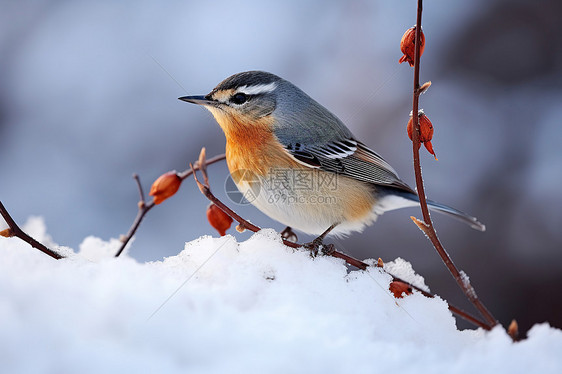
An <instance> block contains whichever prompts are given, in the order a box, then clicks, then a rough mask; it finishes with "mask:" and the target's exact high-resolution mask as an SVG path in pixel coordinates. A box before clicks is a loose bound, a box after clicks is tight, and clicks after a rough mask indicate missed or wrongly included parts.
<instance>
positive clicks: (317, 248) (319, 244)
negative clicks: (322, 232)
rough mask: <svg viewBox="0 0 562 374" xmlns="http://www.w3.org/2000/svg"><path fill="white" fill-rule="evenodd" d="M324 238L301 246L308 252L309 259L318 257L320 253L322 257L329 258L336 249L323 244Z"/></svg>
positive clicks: (330, 245)
mask: <svg viewBox="0 0 562 374" xmlns="http://www.w3.org/2000/svg"><path fill="white" fill-rule="evenodd" d="M323 239H324V238H321V237H318V238H316V239H314V240H313V241H311V242H310V243H305V244H303V248H305V249H308V250H309V251H310V257H316V256H318V252H321V253H322V254H324V255H327V256H330V255H331V254H332V253H334V251H335V250H336V247H335V246H334V245H333V244H331V243H330V244H324V242H323Z"/></svg>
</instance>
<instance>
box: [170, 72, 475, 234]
mask: <svg viewBox="0 0 562 374" xmlns="http://www.w3.org/2000/svg"><path fill="white" fill-rule="evenodd" d="M179 99H180V100H182V101H185V102H188V103H192V104H197V105H200V106H203V107H204V108H206V109H208V110H209V111H210V112H211V114H212V115H213V117H214V118H215V120H216V121H217V122H218V124H219V126H220V127H221V129H222V130H223V132H224V135H225V137H226V152H225V155H226V162H227V165H228V168H229V171H230V174H231V176H232V180H233V181H234V183H235V184H236V186H237V187H238V189H239V190H240V192H241V193H242V194H244V196H249V197H251V198H249V199H248V201H250V202H251V203H252V204H253V205H254V206H255V207H257V208H258V209H259V210H261V211H262V212H263V213H265V214H266V215H267V216H269V217H270V218H272V219H274V220H276V221H278V222H280V223H282V224H284V225H286V226H288V229H289V230H290V231H291V228H294V229H296V230H298V231H301V232H304V233H306V234H311V235H316V236H317V238H316V239H315V240H314V243H316V244H317V245H320V244H322V241H323V239H324V238H325V237H326V236H327V235H335V236H345V235H348V234H350V233H352V232H361V231H362V230H363V229H364V228H365V227H366V226H368V225H370V224H372V223H374V222H375V221H376V219H377V217H378V216H380V215H381V214H383V213H384V212H386V211H390V210H395V209H400V208H405V207H413V206H419V198H418V195H417V193H416V192H415V191H414V190H413V189H412V188H411V187H410V186H408V185H407V184H406V183H405V182H403V181H402V180H401V179H400V178H399V177H398V174H397V172H396V171H395V170H394V169H393V168H392V166H390V164H389V163H388V162H386V161H385V160H384V159H383V158H382V157H381V156H380V155H379V154H378V153H377V152H375V151H374V150H372V149H371V148H369V147H368V146H367V145H365V144H364V143H363V142H361V141H360V140H358V139H357V137H355V136H354V135H353V134H352V132H351V131H350V130H349V129H348V128H347V126H346V125H345V124H344V123H343V122H342V121H341V120H340V119H339V118H338V117H336V116H335V115H334V114H332V113H331V112H330V111H329V110H328V109H326V108H325V107H324V106H322V105H321V104H319V103H318V102H317V101H315V100H314V99H313V98H311V97H310V96H308V95H307V94H306V93H305V92H303V91H302V90H301V89H299V88H298V87H297V86H295V85H294V84H292V83H291V82H289V81H287V80H285V79H283V78H280V77H279V76H277V75H275V74H272V73H268V72H264V71H257V70H255V71H246V72H241V73H237V74H234V75H232V76H230V77H228V78H226V79H224V80H223V81H222V82H220V83H219V84H218V85H217V86H216V87H215V88H214V89H213V90H212V91H211V92H210V93H208V94H207V95H204V96H203V95H202V96H183V97H180V98H179ZM427 203H428V207H429V208H430V210H432V211H436V212H439V213H445V214H447V215H449V216H452V217H455V218H458V219H460V220H461V221H463V222H465V223H467V224H468V225H470V227H472V228H474V229H476V230H480V231H484V230H485V226H484V225H483V224H482V223H480V222H479V221H478V220H477V219H476V218H474V217H472V216H470V215H468V214H466V213H464V212H462V211H460V210H457V209H455V208H452V207H449V206H447V205H444V204H440V203H437V202H434V201H431V200H427Z"/></svg>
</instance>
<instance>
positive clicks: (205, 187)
mask: <svg viewBox="0 0 562 374" xmlns="http://www.w3.org/2000/svg"><path fill="white" fill-rule="evenodd" d="M204 152H205V151H204V148H203V149H202V151H201V155H200V156H199V161H198V163H199V167H200V168H199V170H200V171H201V173H202V174H203V180H204V183H201V182H200V181H199V179H198V178H197V173H196V172H195V171H196V169H195V167H194V166H193V165H192V164H190V167H191V171H192V173H193V179H194V180H195V183H197V187H199V191H201V193H202V194H203V195H204V196H205V197H206V198H207V199H209V200H210V201H211V202H213V203H214V204H215V205H216V206H217V207H218V208H219V209H220V210H222V211H223V212H224V213H226V214H227V215H228V216H230V217H231V218H232V219H234V220H235V221H236V222H238V224H239V225H240V226H241V227H243V228H245V229H247V230H250V231H252V232H258V231H260V230H261V227H259V226H256V225H254V224H253V223H251V222H248V221H247V220H245V219H244V218H242V217H241V216H240V215H238V214H237V213H236V212H234V211H233V210H232V209H230V208H229V207H228V206H226V205H225V204H224V203H223V202H222V201H221V200H219V199H218V198H217V197H216V196H215V195H214V194H213V193H212V192H211V187H210V186H209V177H208V175H207V172H206V167H205V166H206V165H205V164H206V163H208V162H206V161H205V154H204ZM282 240H283V244H285V245H286V246H288V247H291V248H302V246H303V245H302V244H299V243H295V242H292V241H289V240H286V239H284V238H282ZM323 253H324V254H327V255H330V256H332V257H336V258H340V259H342V260H344V261H345V262H346V263H347V264H349V265H351V266H354V267H356V268H358V269H361V270H367V269H368V268H369V265H368V264H367V263H365V262H363V261H361V260H358V259H356V258H354V257H351V256H348V255H346V254H345V253H342V252H339V251H337V250H330V251H323ZM372 266H374V267H378V268H381V270H382V271H384V272H385V273H387V274H389V275H390V276H391V277H392V278H393V279H394V280H395V281H400V282H403V283H405V284H407V285H408V286H410V287H412V288H413V289H415V290H417V291H419V292H421V293H422V294H423V295H424V296H426V297H429V298H434V297H435V295H433V294H431V293H429V292H427V291H425V290H423V289H421V288H419V287H418V286H415V285H413V284H411V283H409V282H406V281H405V280H403V279H401V278H399V277H397V276H394V275H392V274H390V273H389V272H388V271H386V270H384V269H383V268H382V266H381V265H379V264H378V263H375V264H373V265H372ZM447 305H448V306H449V310H450V311H451V312H452V313H455V314H456V315H458V316H459V317H461V318H463V319H465V320H466V321H468V322H471V323H473V324H475V325H476V326H479V327H482V328H484V329H486V330H490V329H491V326H490V325H488V324H486V323H485V322H482V321H480V320H479V319H478V318H476V317H474V316H472V315H470V314H468V313H467V312H465V311H463V310H461V309H459V308H457V307H455V306H452V305H450V304H448V303H447Z"/></svg>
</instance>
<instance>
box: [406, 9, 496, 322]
mask: <svg viewBox="0 0 562 374" xmlns="http://www.w3.org/2000/svg"><path fill="white" fill-rule="evenodd" d="M422 3H423V0H418V9H417V21H416V39H415V52H414V93H413V103H412V107H413V110H412V113H413V115H412V119H413V126H414V130H415V131H413V134H412V135H413V136H412V147H413V153H414V172H415V175H416V188H417V192H418V196H419V200H420V206H421V211H422V215H423V220H424V222H423V223H421V222H419V220H414V222H415V223H416V224H417V226H418V227H419V228H420V229H421V230H422V231H423V232H424V233H425V234H426V235H427V237H428V238H429V240H430V241H431V243H432V244H433V246H434V247H435V249H436V250H437V253H438V254H439V256H440V257H441V259H442V260H443V262H444V263H445V265H446V266H447V268H448V269H449V271H450V272H451V275H452V276H453V278H455V280H456V282H457V284H458V285H459V287H460V288H461V290H462V291H463V292H464V294H465V295H466V297H467V298H468V299H469V300H470V302H471V303H472V304H473V305H474V306H475V307H476V309H477V310H478V311H479V312H480V314H481V315H482V316H483V317H484V319H485V320H486V321H487V322H488V324H489V325H491V326H495V325H497V323H498V322H497V320H496V319H495V318H494V316H493V315H492V314H491V313H490V311H489V310H488V309H487V308H486V307H485V306H484V304H482V302H481V301H480V299H478V296H477V295H476V292H475V291H474V288H473V287H472V285H471V284H470V281H469V280H468V277H466V276H463V275H462V274H461V272H460V271H459V270H458V269H457V267H456V266H455V264H454V263H453V260H452V259H451V257H450V256H449V255H448V254H447V251H446V250H445V248H444V247H443V245H442V244H441V242H440V241H439V238H438V237H437V233H436V232H435V229H434V227H433V222H432V221H431V216H430V215H429V209H428V207H427V201H426V197H425V189H424V185H423V177H422V172H421V164H420V154H419V147H420V139H419V134H420V125H419V116H418V115H417V113H418V111H419V110H418V109H419V97H420V94H421V92H422V90H421V89H420V45H421V19H422V10H423V4H422Z"/></svg>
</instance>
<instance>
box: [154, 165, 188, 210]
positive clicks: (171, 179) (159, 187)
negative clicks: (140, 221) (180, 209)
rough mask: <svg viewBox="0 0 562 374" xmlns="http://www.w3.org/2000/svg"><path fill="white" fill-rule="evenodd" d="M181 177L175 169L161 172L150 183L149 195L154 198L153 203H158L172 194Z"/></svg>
mask: <svg viewBox="0 0 562 374" xmlns="http://www.w3.org/2000/svg"><path fill="white" fill-rule="evenodd" d="M181 182H182V180H181V178H180V177H179V176H178V174H177V173H176V172H175V171H169V172H167V173H164V174H162V175H161V176H160V177H158V179H156V180H155V181H154V183H152V187H151V188H150V193H149V195H150V196H152V197H153V198H154V204H160V203H161V202H163V201H164V200H166V199H167V198H169V197H170V196H173V195H174V194H175V193H176V192H177V191H178V189H179V188H180V185H181Z"/></svg>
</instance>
